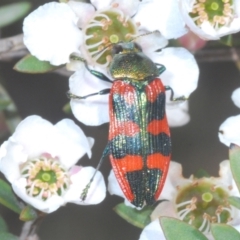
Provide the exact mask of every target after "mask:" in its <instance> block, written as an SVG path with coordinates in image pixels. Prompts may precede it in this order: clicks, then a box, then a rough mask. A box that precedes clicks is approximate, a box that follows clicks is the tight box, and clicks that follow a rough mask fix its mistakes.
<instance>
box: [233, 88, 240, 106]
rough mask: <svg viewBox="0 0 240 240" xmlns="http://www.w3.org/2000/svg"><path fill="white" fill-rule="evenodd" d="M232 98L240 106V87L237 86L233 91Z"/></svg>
mask: <svg viewBox="0 0 240 240" xmlns="http://www.w3.org/2000/svg"><path fill="white" fill-rule="evenodd" d="M231 99H232V101H233V103H234V104H235V105H236V106H237V107H238V108H240V88H237V89H235V90H234V91H233V93H232V96H231Z"/></svg>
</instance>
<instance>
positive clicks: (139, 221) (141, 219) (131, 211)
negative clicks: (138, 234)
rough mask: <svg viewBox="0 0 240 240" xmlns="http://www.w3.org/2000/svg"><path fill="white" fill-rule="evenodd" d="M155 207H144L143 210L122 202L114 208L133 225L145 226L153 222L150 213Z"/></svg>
mask: <svg viewBox="0 0 240 240" xmlns="http://www.w3.org/2000/svg"><path fill="white" fill-rule="evenodd" d="M153 209H154V208H153V207H144V208H143V209H142V210H137V209H135V208H132V207H128V206H126V205H125V204H124V203H120V204H118V205H117V206H115V207H114V209H113V210H114V211H115V212H116V213H117V214H118V215H119V216H120V217H122V218H123V219H124V220H126V221H127V222H129V223H130V224H132V225H133V226H135V227H139V228H144V227H145V226H146V225H148V224H149V223H150V222H151V220H150V215H151V213H152V211H153Z"/></svg>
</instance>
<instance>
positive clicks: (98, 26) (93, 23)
mask: <svg viewBox="0 0 240 240" xmlns="http://www.w3.org/2000/svg"><path fill="white" fill-rule="evenodd" d="M83 32H84V34H85V45H86V50H87V53H88V55H89V56H90V58H91V59H92V60H93V61H94V62H96V63H98V64H100V65H105V66H107V65H108V64H109V60H110V59H111V45H112V44H114V43H118V42H119V41H128V40H130V39H131V37H133V36H136V34H137V25H136V24H135V23H134V22H133V21H132V20H131V18H130V17H128V16H125V15H124V14H123V13H122V12H121V11H120V10H118V9H110V10H107V11H103V12H97V13H96V14H95V15H94V16H93V18H92V19H91V20H90V22H89V23H88V24H87V26H86V27H85V29H83Z"/></svg>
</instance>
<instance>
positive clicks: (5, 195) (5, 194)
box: [0, 179, 21, 239]
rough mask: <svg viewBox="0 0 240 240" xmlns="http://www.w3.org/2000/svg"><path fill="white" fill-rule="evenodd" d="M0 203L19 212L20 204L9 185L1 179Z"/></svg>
mask: <svg viewBox="0 0 240 240" xmlns="http://www.w3.org/2000/svg"><path fill="white" fill-rule="evenodd" d="M0 203H1V204H2V205H4V206H5V207H7V208H10V209H11V210H13V211H14V212H16V213H20V212H21V207H20V204H19V202H18V200H17V198H16V197H15V195H14V193H13V191H12V188H11V186H10V185H9V184H7V183H6V182H5V181H3V180H2V179H0ZM0 239H1V238H0Z"/></svg>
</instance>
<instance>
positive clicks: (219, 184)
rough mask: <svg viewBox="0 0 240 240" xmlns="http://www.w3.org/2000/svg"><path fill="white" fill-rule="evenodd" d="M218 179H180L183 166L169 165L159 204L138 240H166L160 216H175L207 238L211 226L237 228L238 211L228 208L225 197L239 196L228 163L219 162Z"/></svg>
mask: <svg viewBox="0 0 240 240" xmlns="http://www.w3.org/2000/svg"><path fill="white" fill-rule="evenodd" d="M219 176H220V177H218V178H215V177H210V178H200V179H197V178H194V177H193V176H191V177H190V178H188V179H187V178H183V176H182V167H181V165H180V164H178V163H176V162H171V164H170V169H169V173H168V176H167V179H166V183H165V185H164V188H163V191H162V194H161V196H160V199H166V200H168V201H164V202H161V203H160V204H159V205H158V206H157V207H156V209H155V210H154V211H153V213H152V215H151V220H152V222H151V223H150V224H149V225H147V226H146V227H145V228H144V230H143V232H142V234H141V236H140V240H150V239H165V237H164V235H163V232H162V229H161V226H160V222H159V217H161V216H169V217H175V218H176V217H177V218H179V219H181V220H183V221H185V222H187V223H189V224H191V225H193V226H195V227H197V228H198V229H199V230H200V231H202V232H203V233H204V234H205V235H206V236H207V237H208V239H212V236H211V234H210V223H211V222H217V223H227V224H229V225H232V226H233V227H234V228H236V229H237V230H239V229H240V210H238V209H237V208H235V207H233V206H231V205H229V203H228V202H227V197H228V196H238V197H239V196H240V195H239V192H238V189H237V186H236V183H235V181H234V179H233V177H232V173H231V170H230V164H229V161H228V160H225V161H222V162H221V163H220V171H219Z"/></svg>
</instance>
